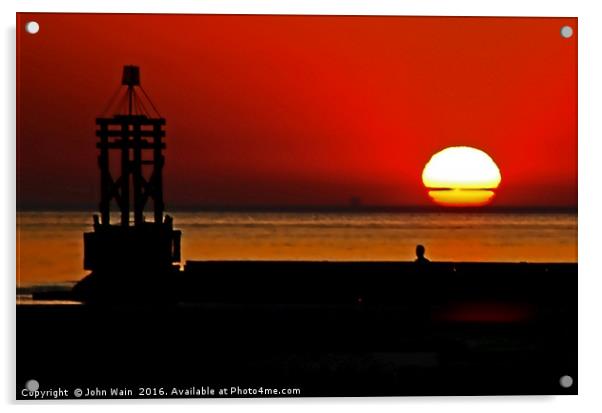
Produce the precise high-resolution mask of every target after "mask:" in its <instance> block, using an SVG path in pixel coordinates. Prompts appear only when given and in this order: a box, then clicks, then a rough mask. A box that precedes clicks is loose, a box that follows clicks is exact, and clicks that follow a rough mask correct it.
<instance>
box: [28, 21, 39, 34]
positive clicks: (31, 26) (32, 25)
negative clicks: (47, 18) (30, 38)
mask: <svg viewBox="0 0 602 413" xmlns="http://www.w3.org/2000/svg"><path fill="white" fill-rule="evenodd" d="M25 31H26V32H27V33H29V34H36V33H37V32H39V31H40V24H39V23H38V22H34V21H31V22H27V23H26V24H25Z"/></svg>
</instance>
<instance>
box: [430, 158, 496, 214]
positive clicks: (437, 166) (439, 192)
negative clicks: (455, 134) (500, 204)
mask: <svg viewBox="0 0 602 413" xmlns="http://www.w3.org/2000/svg"><path fill="white" fill-rule="evenodd" d="M501 180H502V177H501V175H500V170H499V168H498V167H497V165H496V164H495V162H494V161H493V159H491V157H490V156H489V155H487V154H486V153H485V152H483V151H481V150H479V149H476V148H471V147H468V146H453V147H449V148H446V149H443V150H442V151H440V152H437V153H436V154H434V155H433V156H432V157H431V159H430V160H429V161H428V162H427V164H426V165H425V167H424V170H423V171H422V182H423V183H424V186H425V187H426V188H428V189H430V191H429V196H430V197H431V198H432V199H433V201H435V203H437V204H439V205H445V206H481V205H486V204H488V203H490V202H491V200H492V199H493V197H494V195H495V193H494V191H493V189H496V188H497V187H498V186H499V184H500V182H501Z"/></svg>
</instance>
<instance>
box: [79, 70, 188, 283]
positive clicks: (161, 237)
mask: <svg viewBox="0 0 602 413" xmlns="http://www.w3.org/2000/svg"><path fill="white" fill-rule="evenodd" d="M121 84H122V86H121V87H120V89H119V90H118V92H117V94H116V95H115V96H114V97H113V99H112V100H116V98H118V97H119V96H121V99H120V100H119V103H118V104H117V107H116V110H115V113H114V114H113V116H112V117H99V118H97V119H96V126H97V129H96V136H97V137H98V143H97V144H96V147H97V148H98V150H99V155H98V166H99V168H100V204H99V209H100V217H99V216H98V215H95V216H94V232H89V233H85V234H84V268H85V269H87V270H92V271H94V272H97V273H108V274H115V273H119V274H121V273H122V272H123V270H126V271H128V273H132V271H135V270H141V269H144V270H151V271H152V273H154V274H158V273H161V274H165V273H166V271H169V270H172V269H173V268H174V265H173V263H174V262H179V261H180V237H181V233H180V231H174V229H173V220H172V219H171V217H170V216H167V215H166V216H164V209H165V206H164V203H163V176H162V173H163V165H164V163H165V158H164V156H163V149H165V143H164V137H165V131H164V129H163V127H164V125H165V118H162V117H161V116H160V115H159V113H158V111H157V110H156V108H155V106H154V105H153V103H152V101H151V100H150V98H149V97H148V95H147V94H146V92H145V91H144V89H143V88H142V86H141V85H140V70H139V68H138V67H137V66H124V68H123V78H122V81H121ZM124 87H125V91H124ZM140 92H141V93H140ZM111 103H112V102H110V103H109V106H111ZM108 109H110V108H108ZM149 109H152V112H149ZM105 112H106V111H105ZM152 115H154V116H152ZM112 163H113V165H112ZM151 203H152V216H153V220H152V221H147V220H146V219H145V215H144V212H145V208H146V207H147V206H149V204H151ZM112 204H114V205H115V206H116V207H117V208H116V209H117V210H118V211H119V217H120V219H119V222H117V223H115V224H113V223H111V206H112ZM149 209H150V208H149ZM132 215H133V216H132ZM135 272H136V273H137V274H139V275H142V273H141V272H139V271H135ZM145 274H148V272H146V273H145Z"/></svg>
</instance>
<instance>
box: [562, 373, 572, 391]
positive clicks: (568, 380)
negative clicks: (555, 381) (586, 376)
mask: <svg viewBox="0 0 602 413" xmlns="http://www.w3.org/2000/svg"><path fill="white" fill-rule="evenodd" d="M560 385H561V386H562V387H564V388H565V389H568V388H569V387H571V386H572V385H573V378H572V377H571V376H562V377H561V378H560Z"/></svg>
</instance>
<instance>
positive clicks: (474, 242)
mask: <svg viewBox="0 0 602 413" xmlns="http://www.w3.org/2000/svg"><path fill="white" fill-rule="evenodd" d="M92 215H93V213H92V212H89V211H79V212H73V211H42V212H40V211H35V212H34V211H28V212H18V214H17V274H16V276H17V278H16V286H17V302H19V303H21V304H27V303H28V302H30V297H31V293H32V291H35V290H36V289H45V290H49V289H65V288H70V287H71V286H72V285H73V284H74V283H75V282H77V281H78V280H80V279H81V278H83V277H84V276H85V275H86V271H84V269H83V233H84V232H87V231H91V230H92V223H93V221H92ZM170 215H172V216H173V217H174V227H175V228H177V229H180V230H181V231H182V264H184V263H185V261H186V260H375V261H408V260H413V259H414V258H415V247H416V245H417V244H422V245H424V246H425V247H426V256H427V257H428V258H429V259H431V260H432V261H489V262H577V214H576V213H573V212H562V213H558V212H531V211H530V212H520V213H518V212H499V213H498V212H483V213H479V212H476V213H475V212H320V213H318V212H206V211H196V212H194V211H171V212H170ZM114 219H115V222H117V217H116V216H115V218H114Z"/></svg>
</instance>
